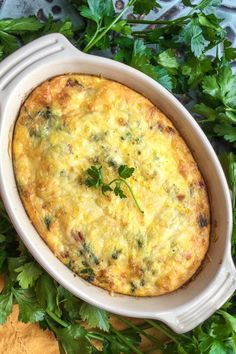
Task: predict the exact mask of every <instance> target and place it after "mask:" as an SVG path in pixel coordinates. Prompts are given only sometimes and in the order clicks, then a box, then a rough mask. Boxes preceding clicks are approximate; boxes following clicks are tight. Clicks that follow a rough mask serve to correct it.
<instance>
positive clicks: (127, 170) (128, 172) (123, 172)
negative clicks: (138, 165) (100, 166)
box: [118, 165, 134, 179]
mask: <svg viewBox="0 0 236 354" xmlns="http://www.w3.org/2000/svg"><path fill="white" fill-rule="evenodd" d="M118 172H119V176H120V177H122V178H125V179H126V178H129V177H131V176H132V174H133V173H134V168H133V167H128V166H127V165H121V166H120V167H119V169H118Z"/></svg>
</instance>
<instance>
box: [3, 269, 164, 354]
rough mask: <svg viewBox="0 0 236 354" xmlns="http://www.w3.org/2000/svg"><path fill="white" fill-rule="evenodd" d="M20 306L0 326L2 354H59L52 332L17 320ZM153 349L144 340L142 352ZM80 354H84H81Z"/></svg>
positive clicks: (120, 327)
mask: <svg viewBox="0 0 236 354" xmlns="http://www.w3.org/2000/svg"><path fill="white" fill-rule="evenodd" d="M2 287H3V279H2V278H1V276H0V291H1V289H2ZM17 318H18V306H17V305H14V308H13V312H12V314H11V315H10V316H9V318H8V321H7V323H6V324H4V325H2V326H1V325H0V354H3V353H4V354H59V348H58V343H57V340H56V339H55V337H54V335H53V333H52V332H50V331H48V330H47V331H43V330H42V329H41V328H40V327H39V326H38V325H36V324H31V323H22V322H19V321H18V320H17ZM111 321H112V324H113V325H114V326H115V327H116V328H117V329H123V328H124V326H123V324H121V323H119V322H118V321H117V319H115V318H111ZM132 321H133V322H134V323H139V322H142V321H141V320H136V319H134V320H132ZM149 333H150V334H152V335H154V336H155V337H157V338H159V339H160V340H164V339H165V338H164V337H163V336H162V335H161V334H160V333H158V332H157V331H155V330H154V329H151V330H150V331H149ZM150 347H152V345H151V344H150V342H149V341H148V340H147V339H146V338H142V344H141V348H140V349H141V350H145V349H148V348H150ZM160 353H161V352H160V351H158V350H155V351H152V352H151V353H150V354H160ZM78 354H83V353H79V352H78Z"/></svg>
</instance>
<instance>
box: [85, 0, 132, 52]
mask: <svg viewBox="0 0 236 354" xmlns="http://www.w3.org/2000/svg"><path fill="white" fill-rule="evenodd" d="M134 2H135V0H131V1H129V3H128V4H127V6H126V7H125V8H124V9H123V10H122V11H121V12H120V13H119V15H118V16H117V17H116V18H115V19H114V21H112V22H111V23H110V25H109V26H107V27H106V28H105V29H104V30H103V31H102V33H101V34H100V35H98V36H97V38H96V36H93V38H92V39H91V40H90V42H89V43H88V44H87V45H86V47H85V48H84V52H85V53H87V52H88V51H89V50H90V49H91V48H92V47H94V46H95V44H96V43H97V42H99V41H100V40H101V39H102V37H104V36H105V34H106V33H107V32H108V31H110V29H111V28H112V27H113V26H114V25H115V24H116V23H117V22H118V21H119V19H120V18H121V17H122V16H123V15H124V13H125V12H126V11H127V10H128V9H129V8H130V7H131V6H132V5H133V4H134ZM96 34H97V33H96Z"/></svg>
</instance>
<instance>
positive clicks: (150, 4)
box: [134, 0, 160, 15]
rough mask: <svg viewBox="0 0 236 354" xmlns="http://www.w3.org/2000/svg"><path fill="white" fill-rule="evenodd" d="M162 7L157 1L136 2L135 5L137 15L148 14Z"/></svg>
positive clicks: (140, 0)
mask: <svg viewBox="0 0 236 354" xmlns="http://www.w3.org/2000/svg"><path fill="white" fill-rule="evenodd" d="M155 7H160V4H158V3H157V1H156V0H145V1H143V0H136V1H135V3H134V12H135V13H136V14H139V15H142V14H148V13H149V12H150V11H151V10H153V8H155Z"/></svg>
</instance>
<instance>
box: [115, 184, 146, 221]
mask: <svg viewBox="0 0 236 354" xmlns="http://www.w3.org/2000/svg"><path fill="white" fill-rule="evenodd" d="M114 182H122V183H124V184H125V185H126V186H127V188H128V190H129V192H130V194H131V195H132V198H133V200H134V202H135V204H136V206H137V208H138V209H139V211H140V212H141V213H142V214H144V211H143V210H142V208H141V207H140V205H139V203H138V201H137V199H136V197H135V195H134V192H133V190H132V188H131V187H130V185H129V184H128V183H127V182H126V180H125V179H123V178H115V179H113V180H112V181H111V182H110V183H108V185H109V186H110V185H111V184H112V183H114Z"/></svg>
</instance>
